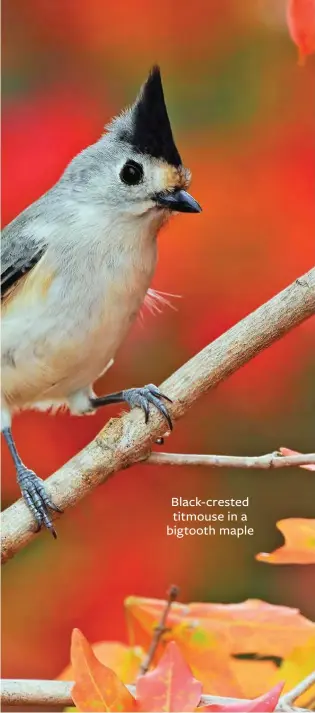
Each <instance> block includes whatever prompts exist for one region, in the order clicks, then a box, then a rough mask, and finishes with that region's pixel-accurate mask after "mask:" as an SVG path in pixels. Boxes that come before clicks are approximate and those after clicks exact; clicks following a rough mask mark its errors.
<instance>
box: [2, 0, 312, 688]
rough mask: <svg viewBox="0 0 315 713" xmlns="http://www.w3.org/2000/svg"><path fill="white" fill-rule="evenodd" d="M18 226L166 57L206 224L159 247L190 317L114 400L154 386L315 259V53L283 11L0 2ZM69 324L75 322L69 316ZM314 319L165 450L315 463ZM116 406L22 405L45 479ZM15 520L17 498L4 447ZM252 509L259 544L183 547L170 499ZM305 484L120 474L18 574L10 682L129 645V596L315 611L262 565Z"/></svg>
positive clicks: (126, 372) (14, 577)
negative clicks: (170, 527) (108, 646)
mask: <svg viewBox="0 0 315 713" xmlns="http://www.w3.org/2000/svg"><path fill="white" fill-rule="evenodd" d="M2 8H3V114H2V122H3V166H2V168H3V224H6V223H7V222H9V221H10V220H12V219H13V218H14V217H15V216H16V215H17V214H18V213H19V212H20V211H21V210H22V209H23V208H25V207H26V206H27V205H29V204H30V203H31V202H32V201H33V200H35V199H36V198H37V197H39V196H40V195H41V194H42V193H43V192H44V191H45V190H47V189H48V188H49V187H50V186H51V185H52V184H53V183H54V181H56V180H57V179H58V178H59V176H60V174H61V172H62V171H63V169H64V167H65V166H66V164H67V162H68V161H69V160H70V159H71V158H72V157H73V156H74V154H75V153H77V152H78V151H80V150H81V149H82V148H83V147H84V146H86V145H87V144H89V143H92V142H93V141H95V140H96V139H97V138H98V137H99V135H100V133H101V132H102V130H103V126H104V124H105V123H106V122H108V120H109V119H110V118H111V116H112V115H113V114H115V113H117V112H119V111H120V110H121V109H122V108H123V107H124V106H125V105H126V104H128V103H130V102H131V101H132V100H133V99H134V97H135V94H136V92H137V91H138V88H139V86H140V84H141V83H142V81H143V80H144V79H145V78H146V75H147V73H148V70H149V68H150V66H151V65H152V64H153V63H155V62H158V63H159V64H160V65H161V69H162V74H163V78H164V86H165V93H166V99H167V105H168V109H169V113H170V117H171V121H172V125H173V129H174V133H175V136H176V141H177V144H178V147H179V149H180V152H181V154H182V156H183V157H184V161H185V163H186V165H187V166H189V167H190V168H191V169H192V172H193V184H192V193H193V195H194V196H195V197H196V198H197V200H198V201H200V203H201V204H202V206H203V213H202V214H201V215H200V216H195V217H191V216H180V217H177V218H176V219H174V220H173V221H171V223H170V225H169V226H168V228H167V230H165V231H163V232H162V234H161V236H160V241H159V244H160V258H159V266H158V270H157V273H156V276H155V278H154V287H156V288H157V289H160V290H164V291H166V292H171V293H175V294H180V295H182V298H181V299H176V298H174V299H173V303H174V304H175V305H176V307H177V311H173V310H170V309H167V308H166V309H165V311H164V313H163V314H162V315H158V316H155V317H153V316H152V315H150V314H149V313H147V316H146V318H145V322H144V327H143V326H141V324H139V323H138V324H136V325H135V326H134V328H133V330H132V332H131V334H130V336H129V338H128V341H127V343H126V344H125V345H124V347H123V348H122V350H121V352H120V354H119V356H118V359H117V361H116V364H115V366H114V367H113V369H112V370H111V371H110V372H109V374H108V375H107V376H106V378H105V379H103V381H102V383H100V384H99V387H98V391H99V393H101V391H103V392H108V391H114V390H116V389H119V388H122V387H127V386H132V385H142V384H145V383H147V382H152V381H153V382H155V383H157V384H159V383H160V382H161V381H162V380H163V379H164V378H166V377H167V376H168V375H169V374H170V373H171V372H172V371H174V370H175V369H176V368H177V367H178V366H180V365H181V364H182V363H183V362H184V361H186V360H187V359H188V358H189V357H191V356H192V355H193V354H194V353H195V352H196V351H198V350H199V349H201V348H202V347H203V346H205V345H206V344H207V343H208V342H209V341H211V340H213V339H215V338H216V337H217V336H219V335H220V334H221V333H222V332H223V331H224V330H226V329H228V328H229V327H230V326H231V325H233V324H234V323H235V322H236V321H237V320H239V319H241V318H242V317H243V316H245V315H246V314H248V313H249V312H250V311H251V310H253V309H255V308H256V307H258V306H259V305H260V304H261V303H262V302H263V301H265V300H267V299H268V298H269V297H271V296H272V295H273V294H275V293H276V292H278V291H279V290H281V289H282V288H283V287H285V286H286V285H287V284H288V283H289V282H291V281H292V280H294V279H295V278H296V277H298V276H299V275H300V274H301V273H303V272H304V271H306V270H308V269H309V268H310V267H311V265H312V263H313V262H314V226H315V206H314V184H315V181H314V173H315V172H314V125H313V106H312V97H313V92H314V59H313V58H310V59H309V60H308V62H307V64H306V66H305V67H304V68H303V69H302V68H300V67H298V65H297V58H296V49H295V47H294V45H293V44H292V42H291V40H290V39H289V36H288V31H287V28H286V23H285V1H284V0H277V2H276V3H271V2H270V0H243V2H242V3H240V2H238V0H211V2H210V3H209V2H207V1H206V0H195V2H194V3H193V4H191V3H179V2H178V0H173V2H169V0H160V2H159V4H158V5H157V4H156V3H155V2H153V1H152V0H135V2H133V3H132V4H129V5H127V4H126V3H125V2H123V0H116V2H115V3H105V2H103V1H102V0H80V2H75V1H74V0H55V1H54V2H50V1H49V0H27V2H25V1H24V0H4V2H3V4H2ZM60 318H61V319H62V315H61V317H60ZM314 346H315V338H314V321H313V320H310V321H309V322H307V323H305V324H303V325H302V326H301V327H299V328H298V329H296V330H294V331H293V332H292V333H291V334H290V335H288V336H287V337H286V338H285V339H283V340H282V341H281V342H279V343H278V344H276V345H274V346H273V347H272V348H271V349H269V350H268V351H267V352H266V353H264V354H262V355H260V356H259V357H257V358H256V359H254V360H253V361H252V362H251V363H250V364H249V365H247V366H246V367H245V368H243V369H241V370H240V371H239V372H238V373H237V374H236V375H234V376H233V377H232V378H230V379H229V380H228V381H226V382H225V383H224V384H222V385H221V386H220V387H219V388H218V389H217V390H215V391H213V392H211V393H209V395H208V396H207V397H206V398H204V399H203V400H201V401H200V402H199V403H198V404H197V405H196V406H195V407H194V408H193V410H192V411H191V413H190V414H189V415H188V416H187V417H186V418H185V419H184V420H183V421H182V422H180V423H179V424H178V425H177V426H176V429H175V432H174V435H173V436H172V438H171V439H170V440H169V442H168V443H167V444H166V447H167V448H168V449H169V450H173V451H180V452H186V451H187V452H201V453H207V452H208V453H229V454H244V455H245V454H259V453H265V452H269V451H272V450H275V449H276V448H278V447H279V446H281V445H286V446H289V447H291V448H293V449H296V450H300V451H310V450H313V449H314V412H315V410H314V407H315V395H314V393H315V392H314V376H315V360H314ZM117 412H118V411H117V409H116V410H114V409H108V410H107V411H106V410H103V411H100V412H99V413H98V414H97V415H96V416H94V417H90V418H74V417H70V416H68V415H58V416H55V417H52V416H49V415H44V414H39V413H35V412H33V413H25V414H22V415H20V416H19V417H17V418H16V420H15V422H14V433H15V437H16V440H17V444H18V446H19V449H20V453H21V455H22V457H23V459H24V460H25V462H26V463H27V464H28V465H29V466H30V467H32V468H33V469H34V470H35V471H36V472H37V473H38V474H39V475H41V476H43V477H46V476H48V475H49V474H50V473H52V472H53V471H54V470H55V469H56V468H58V467H59V466H61V465H62V464H63V463H64V462H65V461H66V460H67V459H69V458H70V457H71V456H72V455H74V454H75V453H76V452H77V451H78V450H79V449H80V448H82V447H83V446H84V445H85V444H86V443H88V441H89V440H90V439H91V438H92V437H93V436H94V435H95V434H96V433H97V431H98V430H99V429H100V427H101V426H102V425H103V423H104V422H105V421H106V420H107V419H108V418H109V416H110V415H111V414H114V413H117ZM2 472H3V487H2V501H3V506H4V507H6V506H8V505H9V504H10V503H11V502H13V501H14V500H15V499H16V498H17V497H18V495H19V493H18V487H17V485H16V482H15V478H14V472H13V467H12V464H11V462H10V459H9V457H8V453H7V451H6V448H5V447H4V448H3V469H2ZM177 495H182V496H183V497H184V498H188V497H195V496H196V495H197V496H199V497H213V496H214V497H226V498H228V497H229V498H231V497H235V498H244V497H247V496H250V497H251V503H252V504H251V508H250V523H249V526H253V527H255V536H254V537H250V538H247V539H241V540H238V541H235V540H234V539H231V538H230V539H226V538H225V539H223V538H221V539H220V538H219V537H216V538H211V539H210V540H209V539H207V538H198V539H196V538H184V539H181V540H178V539H175V538H174V539H172V538H170V537H168V538H167V536H166V525H167V524H171V497H173V496H177ZM314 501H315V485H314V479H313V480H312V475H311V474H310V473H309V472H307V471H305V470H297V469H290V470H279V471H276V472H272V473H269V472H265V471H261V472H259V471H256V472H250V471H249V472H245V471H231V472H229V471H225V470H224V471H215V470H207V469H193V468H190V469H188V468H186V469H184V468H182V469H170V468H154V467H151V468H150V467H145V466H138V467H134V468H132V469H130V470H128V471H125V472H121V473H119V474H117V475H116V476H115V477H114V478H112V479H111V480H109V481H108V482H107V483H106V485H104V486H102V487H100V488H98V489H97V491H96V492H94V493H93V494H92V495H91V496H90V497H89V498H87V499H86V500H85V501H84V502H82V503H80V504H79V505H78V506H77V507H76V508H75V509H74V510H71V511H68V512H66V514H65V515H64V517H63V518H62V519H61V520H59V521H58V535H59V538H58V540H57V542H54V541H53V540H52V539H51V538H50V537H49V535H48V534H43V535H41V537H39V538H37V539H36V541H34V542H33V543H32V544H31V545H30V546H28V547H27V548H25V549H24V550H23V551H22V552H21V553H20V554H19V555H18V556H17V557H16V558H15V559H14V560H12V561H11V562H9V563H8V564H7V566H6V567H5V570H4V572H3V578H2V606H3V609H2V614H3V617H2V624H3V627H2V636H3V649H2V654H3V665H2V673H3V676H5V677H15V678H19V677H21V678H26V677H44V678H45V677H46V678H51V677H54V676H56V675H57V674H58V673H59V672H60V671H61V669H62V668H63V667H64V666H65V664H66V663H67V662H68V660H69V641H70V633H71V630H72V628H73V627H74V626H77V627H79V628H80V629H82V630H83V632H84V633H85V635H86V636H87V637H88V638H89V640H90V641H92V642H93V641H96V640H100V639H114V640H121V641H125V640H126V629H125V624H124V618H123V606H122V605H123V599H124V597H125V596H126V595H129V594H138V595H142V596H154V597H163V596H164V594H165V590H166V588H167V587H168V585H169V584H170V583H171V582H176V583H177V584H178V585H179V586H180V587H181V593H182V596H181V598H182V600H183V601H185V600H186V601H193V600H204V601H222V602H230V601H241V600H242V599H244V598H247V597H259V598H262V599H266V600H267V601H269V602H273V603H281V604H287V605H290V606H297V607H300V608H301V610H302V612H303V614H305V615H306V616H308V617H310V618H314V617H315V604H314V586H315V577H314V568H313V567H298V566H296V567H292V566H291V567H268V566H267V565H264V564H262V563H258V562H255V560H254V555H255V553H257V552H260V551H270V550H272V549H273V548H274V547H276V546H279V545H280V544H281V542H282V538H281V535H280V533H279V532H277V531H276V529H275V522H276V520H277V519H280V518H285V517H294V516H296V517H298V516H300V517H301V516H304V517H313V516H314Z"/></svg>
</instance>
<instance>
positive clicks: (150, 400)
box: [123, 384, 173, 430]
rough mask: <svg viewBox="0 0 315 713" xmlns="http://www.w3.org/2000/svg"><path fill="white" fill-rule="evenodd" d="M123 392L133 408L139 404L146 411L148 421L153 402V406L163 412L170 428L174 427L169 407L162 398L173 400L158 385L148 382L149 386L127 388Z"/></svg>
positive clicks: (146, 420)
mask: <svg viewBox="0 0 315 713" xmlns="http://www.w3.org/2000/svg"><path fill="white" fill-rule="evenodd" d="M123 394H124V400H125V401H126V403H127V404H129V406H130V407H131V408H133V407H134V406H139V407H140V408H142V410H143V411H144V415H145V422H146V423H148V420H149V417H150V404H153V406H155V407H156V408H157V410H158V411H159V412H160V413H161V414H162V416H164V418H165V420H166V421H167V424H168V426H169V428H170V430H172V429H173V424H172V420H171V417H170V414H169V411H168V408H167V407H166V406H165V404H164V403H163V401H162V400H161V399H165V400H166V401H169V402H170V403H172V400H171V399H170V398H169V397H168V396H166V395H165V394H162V393H161V391H160V390H159V389H158V388H157V386H155V385H154V384H148V385H147V386H143V387H142V388H137V389H126V391H123Z"/></svg>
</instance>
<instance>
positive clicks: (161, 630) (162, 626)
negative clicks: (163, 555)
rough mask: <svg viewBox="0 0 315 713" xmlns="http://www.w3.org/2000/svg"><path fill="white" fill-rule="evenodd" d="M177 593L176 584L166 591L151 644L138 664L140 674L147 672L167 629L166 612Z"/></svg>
mask: <svg viewBox="0 0 315 713" xmlns="http://www.w3.org/2000/svg"><path fill="white" fill-rule="evenodd" d="M178 595H179V588H178V587H176V585H172V587H170V590H169V592H168V593H167V596H168V599H167V602H166V606H165V609H164V611H163V613H162V616H161V619H160V622H159V624H158V626H156V627H155V629H154V634H153V637H152V641H151V644H150V646H149V651H148V653H147V655H146V656H145V658H144V661H143V662H142V664H141V666H140V674H142V675H143V674H145V673H147V671H148V670H149V668H150V666H151V663H152V661H153V657H154V654H155V652H156V650H157V647H158V645H159V642H160V639H161V637H162V635H163V634H165V632H166V631H168V629H167V626H166V622H167V617H168V613H169V610H170V608H171V606H172V603H173V602H175V600H176V599H177V597H178Z"/></svg>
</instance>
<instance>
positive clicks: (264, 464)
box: [144, 451, 315, 470]
mask: <svg viewBox="0 0 315 713" xmlns="http://www.w3.org/2000/svg"><path fill="white" fill-rule="evenodd" d="M144 463H145V464H147V463H148V464H149V465H196V466H197V465H203V466H204V465H207V466H210V467H211V468H251V469H255V468H257V469H258V468H260V469H261V468H262V469H263V470H268V469H272V468H288V467H290V466H291V467H292V466H301V465H303V466H305V465H315V453H308V454H302V453H301V454H300V455H298V456H281V455H280V454H279V453H278V451H275V452H274V453H268V454H267V455H264V456H213V455H210V456H208V455H194V454H193V453H159V452H155V453H151V455H150V456H149V458H148V459H147V460H146V461H145V462H144Z"/></svg>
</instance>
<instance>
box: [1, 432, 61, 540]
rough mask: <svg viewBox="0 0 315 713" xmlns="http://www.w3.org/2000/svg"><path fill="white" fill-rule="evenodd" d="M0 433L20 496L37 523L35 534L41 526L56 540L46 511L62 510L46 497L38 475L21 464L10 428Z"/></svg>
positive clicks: (54, 531)
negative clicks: (10, 458) (9, 457)
mask: <svg viewBox="0 0 315 713" xmlns="http://www.w3.org/2000/svg"><path fill="white" fill-rule="evenodd" d="M2 433H3V435H4V438H5V440H6V442H7V445H8V448H9V451H10V453H11V456H12V459H13V462H14V465H15V469H16V476H17V481H18V484H19V486H20V489H21V493H22V496H23V498H24V500H25V503H26V505H27V507H28V508H29V510H30V511H31V513H32V514H33V515H34V517H35V520H36V522H37V529H36V532H37V531H38V530H40V528H41V527H42V525H45V527H47V529H48V530H50V532H51V534H52V535H53V537H55V538H56V537H57V534H56V530H55V528H54V526H53V524H52V522H51V519H50V517H49V515H48V512H47V511H48V509H50V510H54V511H55V512H62V510H60V508H58V507H57V505H54V503H53V502H52V500H51V499H50V498H49V497H48V495H47V493H46V491H45V487H44V484H43V481H42V479H41V478H39V477H38V475H36V474H35V473H34V472H33V471H32V470H29V468H27V467H26V466H25V465H24V463H22V461H21V458H20V456H19V454H18V451H17V448H16V445H15V442H14V438H13V436H12V431H11V428H10V427H7V428H3V430H2Z"/></svg>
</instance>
